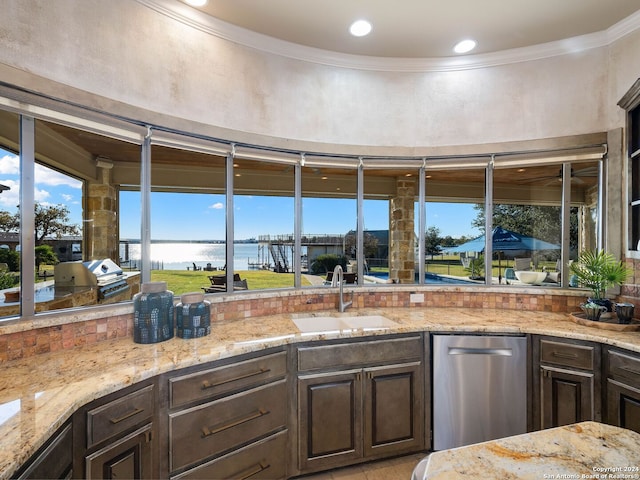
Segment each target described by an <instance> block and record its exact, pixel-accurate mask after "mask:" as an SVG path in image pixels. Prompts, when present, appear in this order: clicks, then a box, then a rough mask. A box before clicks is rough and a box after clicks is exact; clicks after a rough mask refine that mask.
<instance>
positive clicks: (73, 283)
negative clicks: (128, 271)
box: [54, 258, 129, 300]
mask: <svg viewBox="0 0 640 480" xmlns="http://www.w3.org/2000/svg"><path fill="white" fill-rule="evenodd" d="M54 281H55V288H56V291H57V292H62V291H64V292H69V293H74V292H78V291H81V290H88V289H92V288H97V289H98V298H99V299H100V300H103V299H106V298H109V297H111V296H113V295H116V294H118V293H120V292H123V291H125V290H127V289H129V285H128V284H127V281H126V279H125V278H124V272H123V271H122V269H121V268H120V266H118V265H117V264H116V263H115V262H114V261H112V260H111V259H109V258H106V259H104V260H90V261H88V262H63V263H59V264H58V265H56V267H55V270H54Z"/></svg>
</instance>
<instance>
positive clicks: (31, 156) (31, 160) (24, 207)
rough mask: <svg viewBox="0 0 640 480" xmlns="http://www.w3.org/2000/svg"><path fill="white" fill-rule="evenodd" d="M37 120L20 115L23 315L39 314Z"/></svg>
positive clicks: (21, 293)
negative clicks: (36, 204)
mask: <svg viewBox="0 0 640 480" xmlns="http://www.w3.org/2000/svg"><path fill="white" fill-rule="evenodd" d="M35 145H36V142H35V120H34V118H33V117H26V116H24V115H21V116H20V267H21V268H20V285H21V287H20V296H21V302H22V303H21V308H22V309H21V315H22V316H23V317H32V316H33V315H35V299H34V289H35V281H36V279H35V265H36V262H35V248H36V242H35V193H34V191H35Z"/></svg>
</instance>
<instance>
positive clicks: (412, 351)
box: [298, 337, 422, 372]
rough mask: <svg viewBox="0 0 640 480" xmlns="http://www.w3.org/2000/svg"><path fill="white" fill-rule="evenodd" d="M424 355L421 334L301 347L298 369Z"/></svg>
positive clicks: (346, 365)
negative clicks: (418, 335)
mask: <svg viewBox="0 0 640 480" xmlns="http://www.w3.org/2000/svg"><path fill="white" fill-rule="evenodd" d="M421 358H422V339H421V338H420V337H408V338H397V339H390V340H376V341H372V342H354V343H341V344H337V345H322V346H319V347H302V348H299V349H298V371H300V372H304V371H308V370H318V369H327V368H334V367H339V368H340V369H347V368H349V367H354V366H366V365H368V364H378V365H379V364H383V363H404V362H407V361H412V360H414V361H415V360H420V359H421Z"/></svg>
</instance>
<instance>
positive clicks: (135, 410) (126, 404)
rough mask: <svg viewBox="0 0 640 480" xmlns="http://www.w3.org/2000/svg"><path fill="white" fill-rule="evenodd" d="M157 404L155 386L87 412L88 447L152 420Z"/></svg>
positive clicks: (149, 386)
mask: <svg viewBox="0 0 640 480" xmlns="http://www.w3.org/2000/svg"><path fill="white" fill-rule="evenodd" d="M154 404H155V400H154V394H153V385H148V386H146V387H144V388H141V389H140V390H136V391H135V392H132V393H130V394H128V395H125V396H124V397H121V398H118V399H117V400H113V401H111V402H109V403H106V404H104V405H102V406H100V407H97V408H94V409H92V410H89V411H88V412H87V447H91V446H93V445H95V444H97V443H99V442H101V441H103V440H106V439H107V438H111V437H113V436H114V435H118V434H119V433H122V432H124V431H126V430H127V429H129V428H131V427H133V426H135V425H137V424H139V423H141V422H143V421H147V420H149V419H151V417H152V416H153V407H154Z"/></svg>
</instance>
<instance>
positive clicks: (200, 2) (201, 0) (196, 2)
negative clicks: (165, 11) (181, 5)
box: [185, 0, 207, 7]
mask: <svg viewBox="0 0 640 480" xmlns="http://www.w3.org/2000/svg"><path fill="white" fill-rule="evenodd" d="M185 2H187V4H189V5H191V6H192V7H204V6H205V5H206V4H207V0H185Z"/></svg>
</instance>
